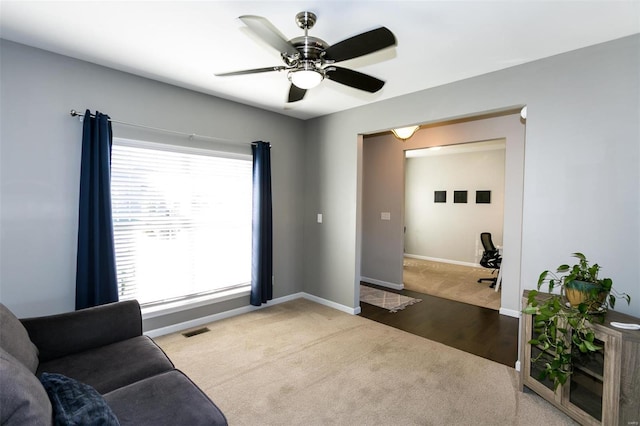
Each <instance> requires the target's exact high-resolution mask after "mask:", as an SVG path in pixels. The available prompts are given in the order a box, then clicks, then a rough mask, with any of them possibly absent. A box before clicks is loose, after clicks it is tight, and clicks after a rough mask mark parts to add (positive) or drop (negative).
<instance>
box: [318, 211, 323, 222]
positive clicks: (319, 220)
mask: <svg viewBox="0 0 640 426" xmlns="http://www.w3.org/2000/svg"><path fill="white" fill-rule="evenodd" d="M318 223H322V213H318Z"/></svg>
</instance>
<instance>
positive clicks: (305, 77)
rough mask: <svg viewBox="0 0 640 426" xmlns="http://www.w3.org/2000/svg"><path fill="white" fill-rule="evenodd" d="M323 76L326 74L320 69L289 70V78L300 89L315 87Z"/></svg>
mask: <svg viewBox="0 0 640 426" xmlns="http://www.w3.org/2000/svg"><path fill="white" fill-rule="evenodd" d="M323 78H324V76H323V75H322V74H321V73H319V72H318V71H312V70H305V69H302V70H293V71H289V80H291V83H293V84H294V85H295V86H296V87H299V88H300V89H313V88H314V87H316V86H317V85H318V84H320V82H321V81H322V80H323Z"/></svg>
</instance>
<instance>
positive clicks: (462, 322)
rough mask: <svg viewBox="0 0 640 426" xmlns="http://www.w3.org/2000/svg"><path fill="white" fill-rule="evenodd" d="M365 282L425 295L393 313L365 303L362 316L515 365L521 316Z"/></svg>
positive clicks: (411, 294) (406, 294) (416, 294)
mask: <svg viewBox="0 0 640 426" xmlns="http://www.w3.org/2000/svg"><path fill="white" fill-rule="evenodd" d="M362 284H364V285H367V286H370V287H374V288H379V289H381V290H385V291H390V292H393V293H400V294H404V295H405V296H410V297H415V298H417V299H422V302H419V303H416V304H414V305H411V306H408V307H406V308H405V309H404V310H400V311H398V312H394V313H391V312H389V311H388V310H387V309H383V308H379V307H377V306H373V305H369V304H368V303H361V304H360V309H361V313H360V316H362V317H364V318H368V319H370V320H373V321H377V322H379V323H382V324H386V325H388V326H391V327H394V328H398V329H400V330H404V331H406V332H409V333H412V334H415V335H418V336H421V337H425V338H427V339H430V340H434V341H436V342H440V343H443V344H445V345H447V346H451V347H454V348H457V349H460V350H463V351H465V352H469V353H472V354H475V355H478V356H481V357H483V358H487V359H490V360H492V361H495V362H499V363H501V364H504V365H507V366H509V367H514V366H515V363H516V360H517V359H518V319H517V318H512V317H508V316H505V315H500V314H499V313H498V311H495V310H493V309H487V308H481V307H479V306H474V305H468V304H466V303H460V302H455V301H453V300H447V299H441V298H439V297H435V296H430V295H428V294H423V293H416V292H415V291H410V290H400V291H397V290H392V289H389V288H386V287H380V286H376V285H373V284H369V283H362Z"/></svg>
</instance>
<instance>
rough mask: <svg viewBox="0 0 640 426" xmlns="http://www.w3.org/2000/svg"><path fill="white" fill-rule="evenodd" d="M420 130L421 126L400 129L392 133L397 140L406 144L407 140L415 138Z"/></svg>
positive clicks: (393, 130)
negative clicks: (414, 135)
mask: <svg viewBox="0 0 640 426" xmlns="http://www.w3.org/2000/svg"><path fill="white" fill-rule="evenodd" d="M419 128H420V126H409V127H400V128H397V129H391V131H392V132H393V135H394V136H395V137H396V138H398V139H400V140H401V141H403V142H404V141H406V140H407V139H409V138H410V137H411V136H413V134H414V133H415V132H417V131H418V129H419Z"/></svg>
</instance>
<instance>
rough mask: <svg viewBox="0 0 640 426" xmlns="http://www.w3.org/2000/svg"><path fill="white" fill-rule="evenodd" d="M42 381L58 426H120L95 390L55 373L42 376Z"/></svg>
mask: <svg viewBox="0 0 640 426" xmlns="http://www.w3.org/2000/svg"><path fill="white" fill-rule="evenodd" d="M40 381H41V382H42V384H43V385H44V388H45V390H46V391H47V394H48V395H49V399H50V400H51V406H52V408H53V424H54V425H55V426H62V425H65V426H72V425H73V426H75V425H78V426H80V425H83V426H119V425H120V423H119V422H118V419H117V418H116V416H115V414H113V411H111V408H110V407H109V406H108V405H107V402H106V401H105V400H104V398H103V397H102V395H100V394H99V393H98V391H97V390H95V389H94V388H93V387H91V386H89V385H86V384H84V383H80V382H78V381H77V380H74V379H72V378H70V377H66V376H63V375H62V374H54V373H42V375H41V376H40Z"/></svg>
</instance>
